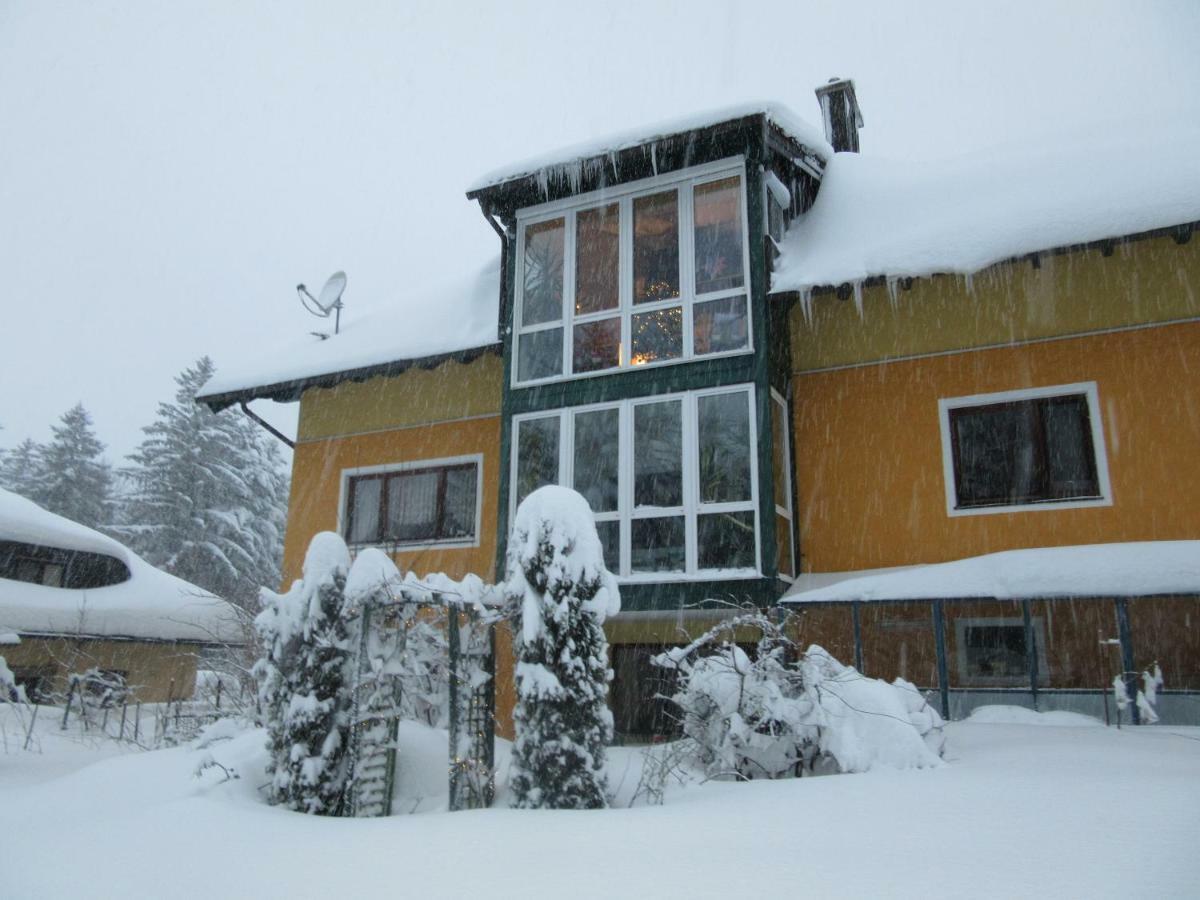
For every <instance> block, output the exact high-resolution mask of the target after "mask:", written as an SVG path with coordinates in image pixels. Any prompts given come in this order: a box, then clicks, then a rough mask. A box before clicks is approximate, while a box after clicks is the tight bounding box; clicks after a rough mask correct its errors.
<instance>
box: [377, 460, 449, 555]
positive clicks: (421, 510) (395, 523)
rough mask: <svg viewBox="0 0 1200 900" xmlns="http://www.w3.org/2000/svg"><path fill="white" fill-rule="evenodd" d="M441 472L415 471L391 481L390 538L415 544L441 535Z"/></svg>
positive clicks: (389, 481)
mask: <svg viewBox="0 0 1200 900" xmlns="http://www.w3.org/2000/svg"><path fill="white" fill-rule="evenodd" d="M437 507H438V473H437V472H414V473H412V474H405V475H393V476H392V477H391V478H389V479H388V502H387V508H388V523H387V524H388V528H387V531H388V537H390V538H393V539H394V540H398V541H412V540H418V539H420V538H429V537H435V536H437Z"/></svg>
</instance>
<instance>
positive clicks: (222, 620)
mask: <svg viewBox="0 0 1200 900" xmlns="http://www.w3.org/2000/svg"><path fill="white" fill-rule="evenodd" d="M0 540H5V541H18V542H21V543H25V544H37V545H39V546H44V547H57V548H60V549H63V550H77V551H84V552H88V553H99V554H103V555H105V556H111V557H115V558H117V559H119V560H121V561H122V562H123V563H125V565H126V566H128V567H129V571H130V573H131V577H130V578H129V579H128V580H127V581H123V582H121V583H120V584H114V585H109V586H108V587H102V588H87V589H85V590H75V589H68V588H59V587H49V586H47V585H41V584H30V583H27V582H24V581H14V580H11V579H7V578H0V632H17V633H19V634H55V635H61V634H69V635H84V636H89V637H123V638H143V639H149V640H176V641H197V642H221V641H229V642H236V641H238V640H240V639H241V630H240V628H239V625H238V615H237V611H236V610H235V609H234V608H233V607H232V606H230V605H229V604H228V603H226V602H225V601H224V600H221V599H220V598H218V597H215V596H213V595H212V594H210V593H208V592H207V591H205V590H202V589H201V588H198V587H196V586H195V585H194V584H189V583H188V582H186V581H183V580H182V579H179V578H176V577H175V576H174V575H168V574H167V573H166V572H163V571H160V570H159V569H156V568H154V566H152V565H150V564H149V563H148V562H146V561H145V560H144V559H142V558H141V557H140V556H138V555H137V554H136V553H134V552H133V551H131V550H130V549H129V548H127V547H125V546H124V545H122V544H120V543H118V542H117V541H114V540H113V539H112V538H110V537H106V536H105V535H103V534H100V532H98V531H94V530H92V529H91V528H86V527H85V526H83V525H80V524H78V523H76V522H72V521H71V520H70V519H64V518H63V517H62V516H58V515H55V514H54V513H52V512H48V511H47V510H44V509H42V508H41V507H40V506H38V505H37V504H36V503H33V502H32V501H30V500H26V499H25V498H24V497H20V496H18V495H16V494H13V493H11V492H10V491H6V490H3V489H0Z"/></svg>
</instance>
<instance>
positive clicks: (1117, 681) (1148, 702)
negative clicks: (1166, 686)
mask: <svg viewBox="0 0 1200 900" xmlns="http://www.w3.org/2000/svg"><path fill="white" fill-rule="evenodd" d="M1129 685H1133V686H1136V685H1137V679H1136V678H1135V677H1132V674H1131V677H1130V678H1129V680H1128V681H1126V678H1125V676H1124V675H1118V676H1116V677H1115V678H1114V679H1113V697H1114V699H1115V700H1116V702H1117V711H1118V713H1120V712H1124V711H1125V710H1126V709H1127V708H1128V707H1129V705H1130V698H1129V687H1128V686H1129ZM1162 687H1163V673H1162V669H1160V668H1159V666H1158V663H1157V662H1156V663H1155V664H1154V667H1153V671H1145V672H1142V687H1141V689H1140V690H1137V691H1136V696H1135V697H1134V699H1133V701H1132V702H1133V703H1135V704H1137V711H1138V721H1139V722H1140V723H1141V724H1143V725H1153V724H1155V723H1156V722H1157V721H1158V710H1157V709H1156V707H1157V706H1158V692H1159V691H1160V690H1162ZM1118 721H1119V720H1118Z"/></svg>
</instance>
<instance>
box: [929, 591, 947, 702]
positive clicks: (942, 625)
mask: <svg viewBox="0 0 1200 900" xmlns="http://www.w3.org/2000/svg"><path fill="white" fill-rule="evenodd" d="M933 638H934V641H935V643H936V646H937V672H938V692H939V693H940V694H941V696H942V718H943V719H945V720H946V721H947V722H948V721H950V684H949V682H950V670H949V667H948V666H947V665H946V622H945V619H944V618H943V616H942V601H941V600H934V601H933Z"/></svg>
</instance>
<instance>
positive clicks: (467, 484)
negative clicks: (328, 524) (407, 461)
mask: <svg viewBox="0 0 1200 900" xmlns="http://www.w3.org/2000/svg"><path fill="white" fill-rule="evenodd" d="M478 481H479V464H478V463H477V462H467V463H454V464H448V465H430V466H424V465H422V466H419V467H407V466H406V467H405V468H402V469H398V470H396V471H384V472H373V473H370V474H362V475H351V476H350V477H349V479H348V481H347V500H346V521H345V528H344V533H345V535H346V540H347V542H348V543H351V544H424V543H431V542H437V541H469V540H474V538H475V519H476V510H477V508H478V505H479V503H478V501H479V490H478Z"/></svg>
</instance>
